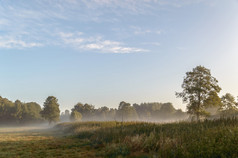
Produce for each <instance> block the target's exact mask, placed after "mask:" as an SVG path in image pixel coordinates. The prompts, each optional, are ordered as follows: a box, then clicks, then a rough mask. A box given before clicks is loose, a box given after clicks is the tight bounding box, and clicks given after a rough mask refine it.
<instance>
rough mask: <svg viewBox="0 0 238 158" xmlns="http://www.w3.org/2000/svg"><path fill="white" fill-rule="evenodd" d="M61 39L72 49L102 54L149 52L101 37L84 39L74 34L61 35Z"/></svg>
mask: <svg viewBox="0 0 238 158" xmlns="http://www.w3.org/2000/svg"><path fill="white" fill-rule="evenodd" d="M59 36H60V38H61V39H62V41H63V42H64V44H67V45H68V46H70V47H74V48H76V49H80V50H85V51H89V50H91V51H97V52H100V53H137V52H147V51H148V50H145V49H141V48H134V47H126V46H124V44H122V43H120V42H117V41H111V40H104V39H103V38H102V37H100V36H95V37H83V36H82V35H81V34H77V33H76V34H73V33H62V32H61V33H59Z"/></svg>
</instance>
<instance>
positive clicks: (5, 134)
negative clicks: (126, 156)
mask: <svg viewBox="0 0 238 158" xmlns="http://www.w3.org/2000/svg"><path fill="white" fill-rule="evenodd" d="M55 134H56V135H55ZM95 153H96V151H95V150H94V149H92V148H91V147H90V146H89V145H88V143H87V142H86V141H83V142H82V141H79V140H78V139H73V138H70V137H64V136H62V135H60V134H59V133H58V132H56V131H49V130H43V129H40V130H39V129H35V128H0V157H4V158H5V157H24V158H28V157H29V158H32V157H34V158H38V157H42V158H45V157H57V158H58V157H62V158H67V157H70V158H71V157H96V155H95Z"/></svg>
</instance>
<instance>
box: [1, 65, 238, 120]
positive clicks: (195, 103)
mask: <svg viewBox="0 0 238 158" xmlns="http://www.w3.org/2000/svg"><path fill="white" fill-rule="evenodd" d="M182 89H183V91H182V92H176V96H177V97H180V98H182V100H183V102H184V103H186V104H187V113H185V112H183V111H182V110H181V109H178V110H177V109H175V108H174V106H173V105H172V103H141V104H133V105H131V104H130V103H127V102H124V101H122V102H120V103H119V106H118V108H108V107H106V106H104V107H100V108H95V106H93V105H90V104H82V103H77V104H76V105H75V106H74V107H73V108H72V109H71V112H70V111H69V110H65V112H62V113H61V114H60V109H59V103H58V99H57V98H56V97H54V96H49V97H48V98H47V99H46V100H45V102H44V104H43V107H42V108H41V106H40V105H39V104H38V103H35V102H29V103H23V102H21V101H20V100H16V101H15V102H12V101H10V100H8V99H6V98H2V97H1V96H0V123H1V124H5V123H16V124H26V123H41V122H45V121H48V122H49V123H52V122H58V121H161V122H162V121H163V122H164V121H174V120H185V119H187V117H188V115H187V114H189V116H190V118H189V119H191V120H195V119H196V120H200V119H204V118H206V119H214V118H219V117H230V116H237V115H238V108H237V107H238V102H237V101H236V99H235V97H234V96H233V95H232V94H230V93H226V94H225V95H223V96H221V97H219V93H220V91H221V87H220V86H219V85H218V80H217V79H216V78H215V77H213V76H212V75H211V72H210V70H209V69H207V68H205V67H204V66H197V67H195V68H194V69H193V70H192V71H189V72H187V73H186V76H185V77H184V80H183V83H182Z"/></svg>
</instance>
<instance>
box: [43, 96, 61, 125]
mask: <svg viewBox="0 0 238 158" xmlns="http://www.w3.org/2000/svg"><path fill="white" fill-rule="evenodd" d="M43 106H44V107H43V110H42V111H41V112H40V114H41V116H42V117H43V118H44V119H46V120H47V121H49V123H52V122H57V121H59V117H60V110H59V104H58V99H57V98H56V97H54V96H49V97H48V98H47V99H46V101H45V102H44V105H43Z"/></svg>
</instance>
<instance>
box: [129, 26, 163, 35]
mask: <svg viewBox="0 0 238 158" xmlns="http://www.w3.org/2000/svg"><path fill="white" fill-rule="evenodd" d="M131 29H132V30H133V33H134V34H135V35H144V34H157V35H159V34H161V32H162V31H161V30H153V29H143V28H141V27H138V26H131Z"/></svg>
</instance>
